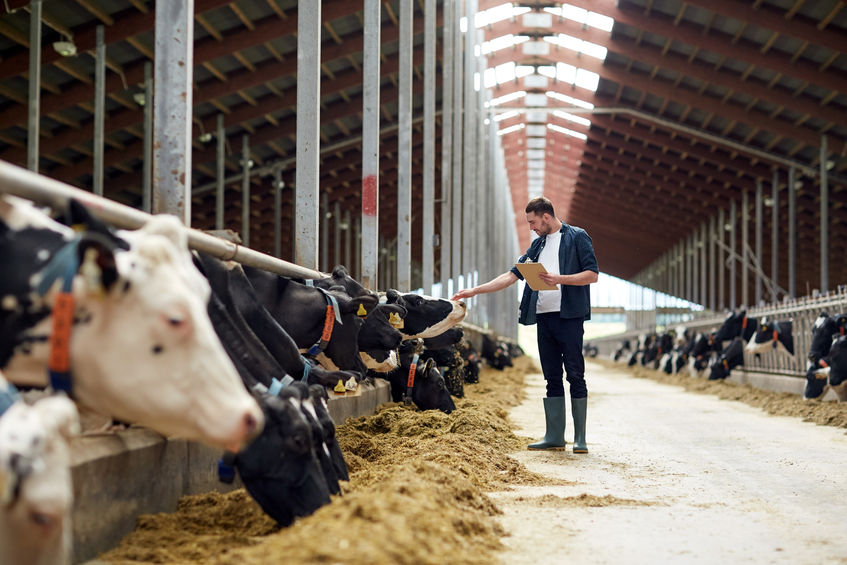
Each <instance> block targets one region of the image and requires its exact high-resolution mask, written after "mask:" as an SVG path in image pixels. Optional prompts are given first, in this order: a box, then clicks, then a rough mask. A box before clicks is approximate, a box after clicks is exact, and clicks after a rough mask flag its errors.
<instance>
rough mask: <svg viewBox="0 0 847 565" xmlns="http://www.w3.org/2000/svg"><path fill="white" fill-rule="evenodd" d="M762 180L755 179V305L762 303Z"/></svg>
mask: <svg viewBox="0 0 847 565" xmlns="http://www.w3.org/2000/svg"><path fill="white" fill-rule="evenodd" d="M763 259H764V258H763V257H762V180H761V179H756V265H758V268H757V269H756V305H757V306H758V305H759V304H761V303H762V265H763V264H764V263H763V262H762V260H763Z"/></svg>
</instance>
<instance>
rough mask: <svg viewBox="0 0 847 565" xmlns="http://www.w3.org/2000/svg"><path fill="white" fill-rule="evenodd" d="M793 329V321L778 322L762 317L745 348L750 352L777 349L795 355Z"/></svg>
mask: <svg viewBox="0 0 847 565" xmlns="http://www.w3.org/2000/svg"><path fill="white" fill-rule="evenodd" d="M791 331H792V322H791V321H785V322H777V321H773V320H768V319H767V318H762V319H761V321H760V322H759V323H758V324H757V325H756V332H755V333H754V334H753V337H751V338H750V341H749V342H748V343H747V346H746V347H745V348H744V350H745V351H746V352H747V353H749V354H760V353H766V352H768V351H771V350H773V349H776V350H779V351H782V352H783V353H788V354H790V355H794V337H793V336H792V334H791Z"/></svg>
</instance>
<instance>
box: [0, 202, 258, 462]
mask: <svg viewBox="0 0 847 565" xmlns="http://www.w3.org/2000/svg"><path fill="white" fill-rule="evenodd" d="M54 227H55V229H56V230H57V231H63V230H64V232H67V228H65V227H64V226H61V225H59V224H56V226H54ZM120 236H121V238H123V239H124V240H126V241H127V242H129V246H130V249H129V250H121V249H116V250H109V249H106V248H103V247H99V248H94V249H93V253H92V249H88V250H87V251H85V256H86V259H85V260H84V261H83V264H82V266H81V267H80V270H79V274H78V275H77V276H76V277H75V278H74V281H73V294H74V297H75V299H76V318H77V322H76V323H75V324H74V326H73V330H72V333H71V340H70V360H71V361H70V367H71V372H72V374H73V395H74V397H75V399H76V400H78V401H79V402H80V403H81V404H84V405H86V406H87V407H89V408H91V409H92V410H94V411H96V412H99V413H102V414H104V415H107V416H110V417H112V418H116V419H119V420H123V421H128V422H134V423H138V424H142V425H145V426H148V427H150V428H152V429H154V430H156V431H158V432H160V433H163V434H166V435H176V436H181V437H184V438H187V439H191V440H197V441H201V442H203V443H206V444H209V445H212V446H215V447H220V448H223V449H229V450H232V451H238V450H239V449H240V448H241V447H242V446H243V445H245V444H246V443H247V442H248V441H249V440H250V439H252V438H253V437H254V436H255V435H256V434H258V433H259V432H260V431H261V427H262V424H263V415H262V412H261V410H260V408H259V406H258V405H257V404H256V402H255V400H253V398H252V397H251V396H250V395H249V394H248V392H247V390H246V389H245V388H244V385H243V384H242V383H241V379H240V378H239V376H238V373H237V372H236V370H235V367H234V366H233V364H232V362H231V361H230V359H229V357H228V356H227V355H226V353H225V351H224V349H223V346H222V345H221V343H220V341H219V339H218V337H217V335H216V334H215V332H214V330H213V328H212V324H211V322H210V321H209V317H208V314H207V311H206V305H207V302H208V300H209V295H210V289H209V285H208V282H207V281H206V280H205V279H204V278H203V277H202V275H201V274H200V273H199V271H197V269H196V267H194V265H193V263H192V262H191V258H190V255H189V252H188V247H187V244H186V237H185V235H184V232H183V231H182V229H181V226H180V224H179V221H178V220H177V219H176V218H175V217H167V216H157V217H154V218H153V219H151V220H150V222H149V223H148V224H147V225H146V226H145V227H144V228H142V229H140V230H137V231H132V232H121V233H120ZM36 282H37V281H36ZM59 286H60V282H59V281H57V282H56V283H55V284H54V285H53V287H52V288H51V290H50V292H49V293H48V294H47V295H46V296H45V300H46V301H47V302H48V303H50V302H51V301H52V300H53V297H54V296H55V292H56V291H57V290H58V288H59ZM51 324H52V317H48V318H46V319H44V320H42V321H41V322H40V323H39V324H38V325H36V326H35V327H34V328H31V329H30V330H29V331H28V332H27V334H28V335H29V336H46V335H49V334H50V332H51V327H52V326H51ZM48 350H49V346H48V345H47V344H46V343H44V342H42V341H37V340H36V341H33V342H31V346H30V348H29V351H27V352H26V354H23V353H21V354H16V355H15V356H14V357H13V358H12V359H11V361H10V363H9V364H8V365H7V367H6V368H5V369H4V370H5V372H6V374H7V376H8V377H9V378H10V379H11V380H12V381H13V382H18V383H20V382H25V383H30V384H32V383H33V382H35V383H36V384H44V381H45V377H44V375H45V374H46V372H45V367H46V364H47V357H48Z"/></svg>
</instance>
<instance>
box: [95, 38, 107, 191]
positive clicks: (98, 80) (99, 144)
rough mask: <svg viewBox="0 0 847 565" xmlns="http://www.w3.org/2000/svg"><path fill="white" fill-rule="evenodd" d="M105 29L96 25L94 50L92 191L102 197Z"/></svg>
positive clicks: (104, 114)
mask: <svg viewBox="0 0 847 565" xmlns="http://www.w3.org/2000/svg"><path fill="white" fill-rule="evenodd" d="M104 35H105V28H104V27H103V25H102V24H101V25H98V26H97V29H96V31H95V36H96V45H95V48H94V172H93V175H92V176H93V179H92V180H93V185H94V186H93V190H94V194H96V195H97V196H103V146H104V134H103V131H104V124H105V116H106V41H105V39H104Z"/></svg>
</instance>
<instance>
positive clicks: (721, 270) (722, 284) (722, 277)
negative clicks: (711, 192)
mask: <svg viewBox="0 0 847 565" xmlns="http://www.w3.org/2000/svg"><path fill="white" fill-rule="evenodd" d="M725 225H726V216H725V211H724V209H723V208H721V209H720V210H719V211H718V230H717V236H718V237H717V240H716V243H717V245H718V309H720V310H724V309H725V308H726V293H725V292H724V291H725V290H726V262H725V261H724V250H723V242H724V239H726V237H725V234H726V228H725V227H724V226H725Z"/></svg>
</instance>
